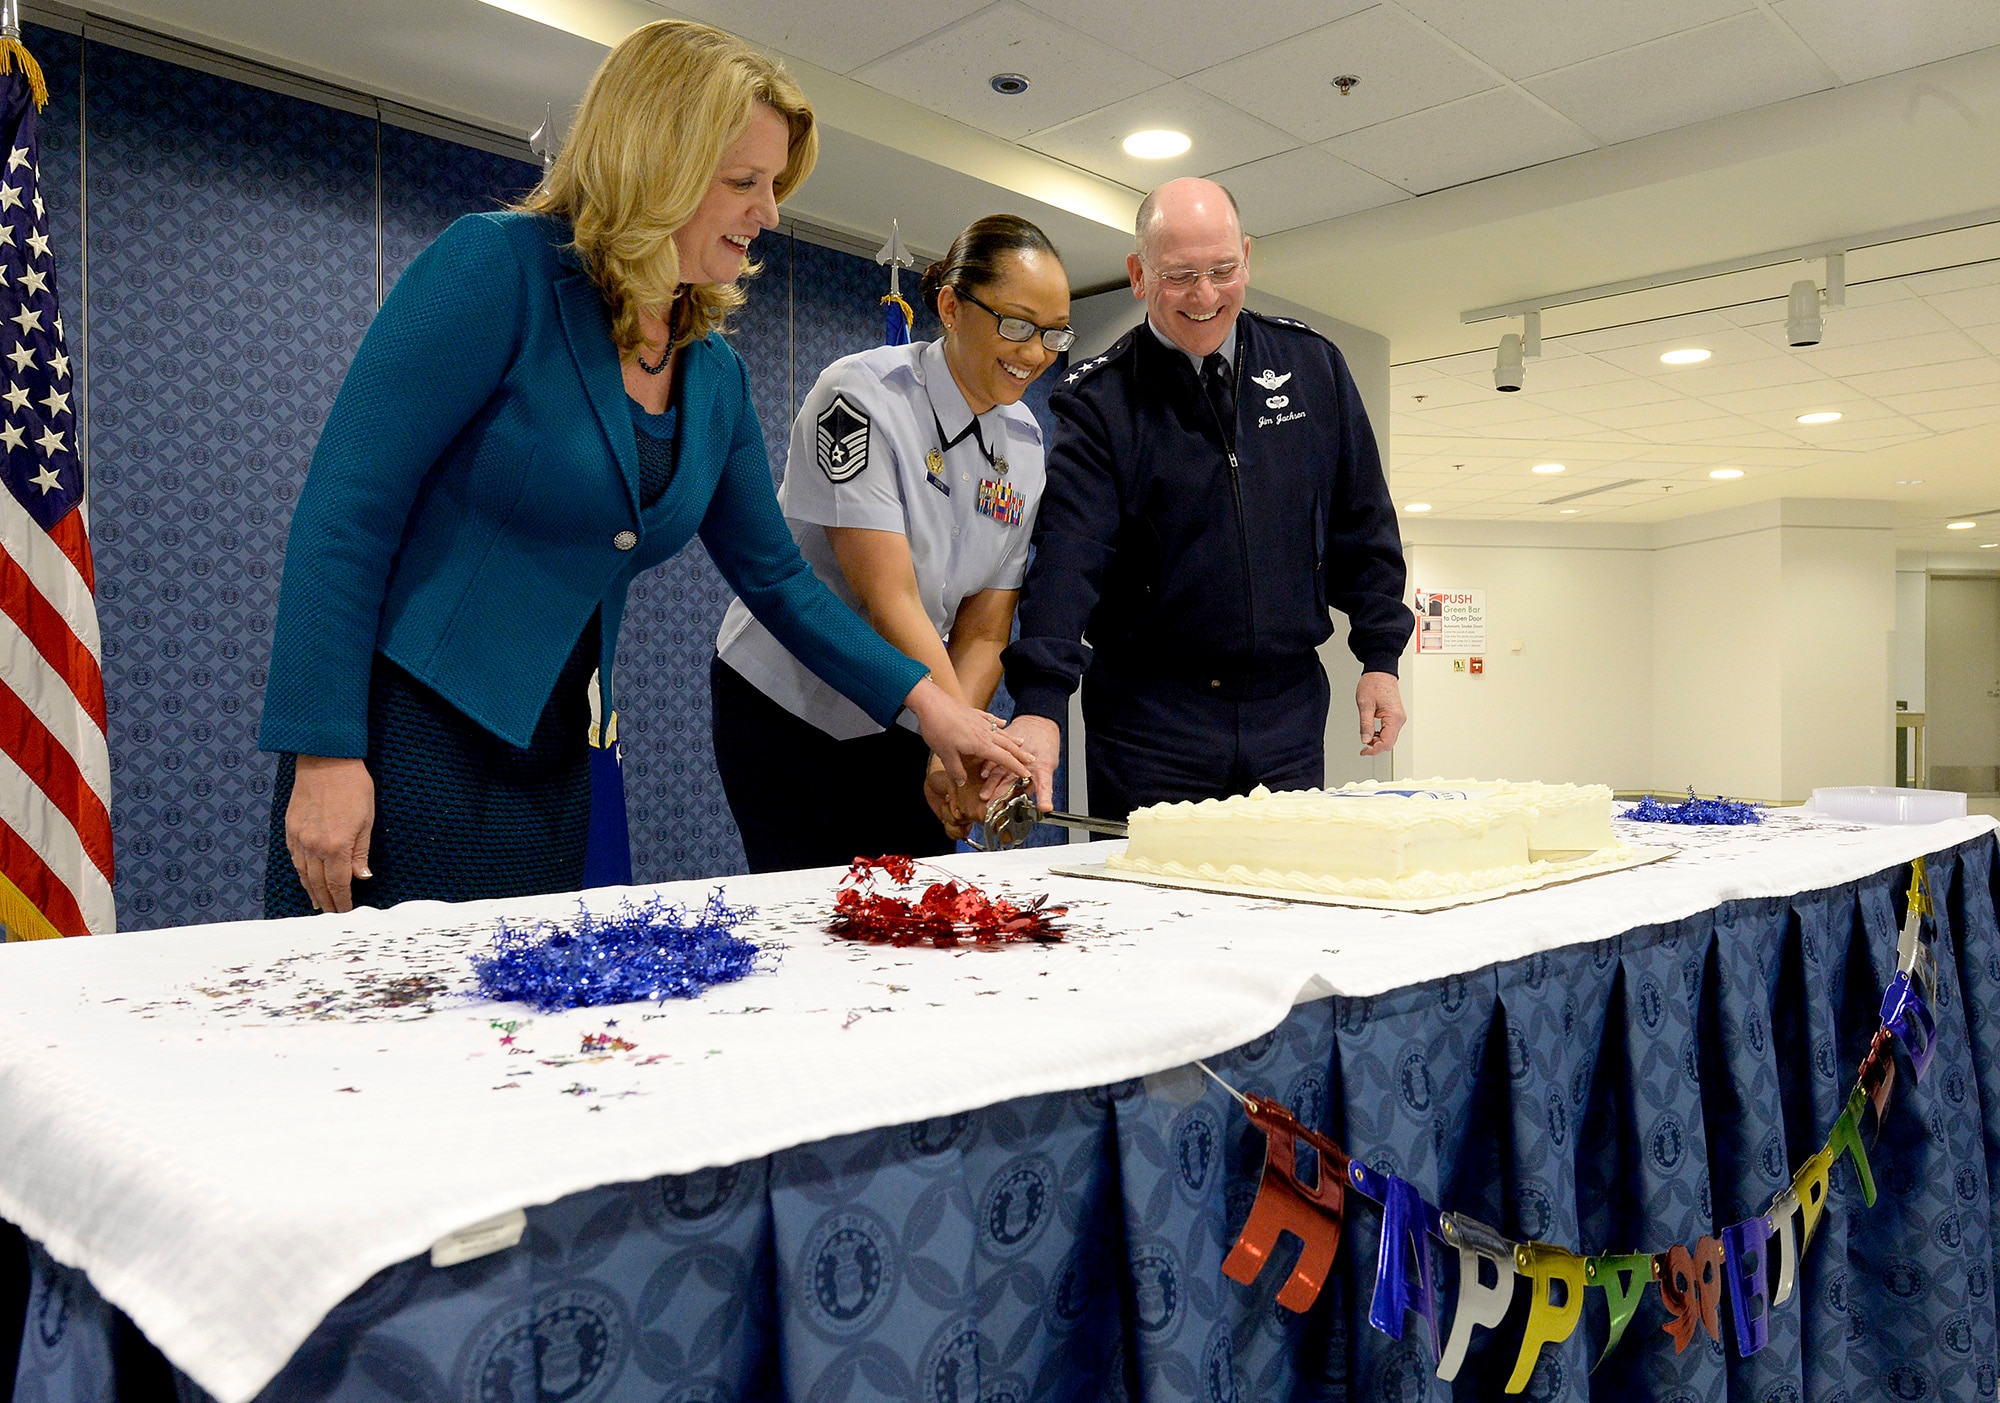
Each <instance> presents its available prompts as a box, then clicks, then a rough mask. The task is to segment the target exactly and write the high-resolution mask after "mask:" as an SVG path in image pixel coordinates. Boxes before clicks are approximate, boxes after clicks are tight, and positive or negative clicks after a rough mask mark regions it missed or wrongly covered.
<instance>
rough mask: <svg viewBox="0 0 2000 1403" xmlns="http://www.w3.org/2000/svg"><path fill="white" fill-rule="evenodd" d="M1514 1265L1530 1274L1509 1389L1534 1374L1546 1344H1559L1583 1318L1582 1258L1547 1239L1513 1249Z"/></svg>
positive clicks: (1517, 1387)
mask: <svg viewBox="0 0 2000 1403" xmlns="http://www.w3.org/2000/svg"><path fill="white" fill-rule="evenodd" d="M1514 1265H1515V1266H1516V1267H1518V1268H1519V1269H1520V1271H1521V1274H1522V1275H1523V1276H1525V1277H1527V1278H1528V1284H1529V1286H1530V1287H1531V1288H1532V1293H1531V1294H1530V1295H1529V1297H1528V1323H1527V1325H1526V1327H1525V1328H1524V1329H1523V1330H1522V1331H1521V1354H1520V1357H1519V1358H1517V1359H1516V1360H1515V1361H1514V1372H1513V1373H1512V1374H1511V1375H1509V1376H1508V1378H1507V1392H1509V1393H1519V1392H1520V1391H1521V1390H1522V1389H1524V1388H1526V1387H1527V1386H1528V1380H1529V1379H1531V1378H1533V1377H1534V1373H1535V1361H1536V1360H1537V1359H1539V1358H1541V1354H1542V1346H1543V1345H1559V1344H1561V1343H1562V1342H1563V1341H1564V1340H1566V1339H1568V1338H1569V1337H1570V1336H1571V1335H1572V1334H1574V1333H1576V1323H1577V1322H1578V1321H1579V1320H1581V1319H1583V1258H1581V1257H1579V1256H1577V1255H1576V1253H1574V1252H1568V1251H1565V1250H1564V1249H1562V1248H1560V1247H1551V1246H1550V1245H1549V1244H1548V1243H1546V1242H1524V1243H1522V1244H1521V1245H1520V1246H1518V1247H1516V1248H1515V1249H1514Z"/></svg>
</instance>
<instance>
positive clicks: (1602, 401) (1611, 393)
mask: <svg viewBox="0 0 2000 1403" xmlns="http://www.w3.org/2000/svg"><path fill="white" fill-rule="evenodd" d="M1538 368H1539V367H1538ZM1529 374H1530V375H1533V374H1535V372H1534V371H1530V372H1529ZM1529 392H1532V393H1533V394H1534V396H1535V398H1536V399H1540V400H1546V401H1547V402H1548V403H1550V404H1552V405H1555V406H1557V407H1559V408H1561V409H1562V410H1563V412H1564V413H1566V414H1586V415H1588V416H1590V418H1592V419H1594V420H1596V421H1597V422H1599V423H1603V422H1604V416H1603V414H1601V413H1600V412H1599V411H1600V410H1610V409H1629V408H1631V407H1632V406H1633V405H1638V404H1664V403H1666V402H1667V401H1669V400H1677V399H1680V398H1681V397H1682V396H1681V394H1680V392H1679V391H1678V390H1674V389H1670V388H1668V387H1667V386H1665V385H1656V384H1654V383H1653V382H1652V381H1650V380H1641V379H1639V378H1638V377H1637V376H1627V377H1625V378H1623V379H1619V380H1610V381H1606V382H1605V383H1604V384H1601V385H1578V386H1577V387H1576V388H1574V389H1568V390H1561V389H1558V390H1548V391H1544V390H1543V389H1542V387H1541V385H1540V384H1539V383H1536V382H1534V381H1531V382H1530V383H1529ZM1613 427H1616V426H1613Z"/></svg>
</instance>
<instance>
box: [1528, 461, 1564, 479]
mask: <svg viewBox="0 0 2000 1403" xmlns="http://www.w3.org/2000/svg"><path fill="white" fill-rule="evenodd" d="M1528 471H1529V472H1534V473H1540V474H1541V475H1542V476H1544V477H1553V476H1555V475H1556V474H1557V473H1566V472H1568V471H1569V466H1568V465H1567V464H1565V463H1537V464H1535V466H1534V467H1532V468H1530V469H1528Z"/></svg>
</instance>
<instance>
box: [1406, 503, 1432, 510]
mask: <svg viewBox="0 0 2000 1403" xmlns="http://www.w3.org/2000/svg"><path fill="white" fill-rule="evenodd" d="M1430 509H1431V504H1430V503H1429V502H1405V503H1404V504H1403V510H1404V511H1406V512H1427V511H1429V510H1430Z"/></svg>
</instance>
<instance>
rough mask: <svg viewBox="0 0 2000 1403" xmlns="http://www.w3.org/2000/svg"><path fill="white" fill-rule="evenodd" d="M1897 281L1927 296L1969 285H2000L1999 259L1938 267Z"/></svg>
mask: <svg viewBox="0 0 2000 1403" xmlns="http://www.w3.org/2000/svg"><path fill="white" fill-rule="evenodd" d="M1897 281H1899V282H1900V283H1902V284H1903V286H1905V287H1907V288H1908V289H1909V290H1910V291H1911V292H1914V293H1916V294H1917V296H1919V297H1929V296H1931V294H1933V293H1937V292H1962V291H1964V290H1965V289H1966V288H1969V287H1994V286H2000V259H1987V260H1986V261H1985V262H1983V263H1963V264H1960V265H1959V266H1957V267H1955V268H1939V269H1937V270H1936V271H1934V272H1930V273H1912V274H1910V276H1908V277H1907V278H1899V279H1897Z"/></svg>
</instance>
